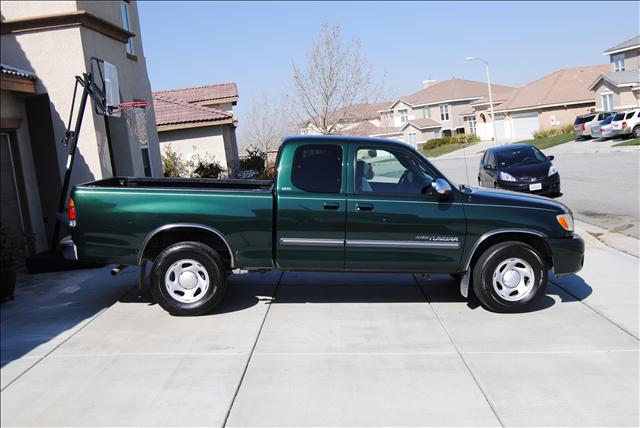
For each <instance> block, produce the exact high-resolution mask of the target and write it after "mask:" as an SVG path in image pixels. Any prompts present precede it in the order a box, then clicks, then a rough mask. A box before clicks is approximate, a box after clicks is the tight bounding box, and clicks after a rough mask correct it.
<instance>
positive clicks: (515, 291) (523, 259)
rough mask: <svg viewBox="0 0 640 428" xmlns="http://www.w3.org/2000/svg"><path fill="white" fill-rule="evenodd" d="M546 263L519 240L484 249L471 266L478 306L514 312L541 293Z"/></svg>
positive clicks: (544, 285)
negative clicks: (472, 266)
mask: <svg viewBox="0 0 640 428" xmlns="http://www.w3.org/2000/svg"><path fill="white" fill-rule="evenodd" d="M546 286H547V266H546V264H545V262H544V261H543V260H542V257H540V255H539V254H538V252H537V251H536V250H535V249H534V248H533V247H531V246H530V245H527V244H525V243H523V242H518V241H507V242H501V243H499V244H496V245H494V246H492V247H490V248H488V249H487V250H486V251H485V252H484V253H483V254H482V256H480V258H479V259H478V261H477V262H476V264H475V266H474V269H473V288H474V291H475V293H476V296H477V297H478V299H479V300H480V302H481V303H482V305H483V306H484V307H485V308H487V309H489V310H492V311H495V312H518V311H520V310H522V309H524V308H525V307H526V306H528V305H529V304H531V303H532V302H533V301H534V300H536V299H537V298H538V297H540V296H541V295H543V294H544V291H545V289H546Z"/></svg>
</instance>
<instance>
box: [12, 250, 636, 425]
mask: <svg viewBox="0 0 640 428" xmlns="http://www.w3.org/2000/svg"><path fill="white" fill-rule="evenodd" d="M638 269H639V260H638V259H637V258H635V257H632V256H629V255H627V254H623V253H621V252H618V251H616V250H613V249H611V248H609V247H606V246H604V245H603V244H601V243H599V242H598V241H596V240H595V239H593V238H589V237H587V254H586V260H585V268H584V270H583V271H582V272H580V273H579V274H578V275H572V276H568V277H565V278H562V279H556V278H553V279H552V280H551V283H550V284H549V288H548V290H547V295H546V296H545V297H544V298H543V299H541V300H540V301H539V303H538V305H537V306H536V308H535V309H534V310H532V311H531V312H528V313H523V314H513V315H505V314H494V313H490V312H487V311H486V310H484V309H482V308H481V307H475V308H474V307H473V306H469V305H468V304H467V302H466V301H465V300H464V299H462V298H461V297H460V295H459V293H458V289H457V285H456V284H455V283H454V281H453V280H452V279H450V278H449V277H447V276H435V277H433V278H431V279H429V278H425V277H422V276H419V275H360V274H337V273H322V274H321V273H304V274H303V273H286V274H282V273H281V272H271V273H268V274H248V275H242V276H234V277H232V278H231V279H230V287H229V292H228V294H227V296H226V298H225V300H224V302H223V303H222V304H221V306H220V307H219V308H218V310H217V311H216V312H215V313H213V314H211V315H209V316H205V317H199V318H177V317H171V316H170V315H168V314H166V313H165V312H164V311H163V310H162V309H161V308H160V307H159V306H158V305H156V304H153V303H152V302H151V301H150V298H149V296H148V293H147V292H145V293H144V294H143V296H142V298H139V297H138V293H137V288H136V280H137V271H136V270H135V269H133V268H131V269H127V270H125V271H124V273H122V274H121V275H120V276H118V277H116V278H115V279H114V278H111V277H110V276H109V272H108V268H103V269H98V270H88V271H76V272H65V273H56V274H41V275H33V276H30V275H21V277H20V279H19V281H20V284H19V288H18V290H17V293H16V299H15V300H14V301H12V302H8V303H4V304H3V305H2V308H1V309H2V310H1V327H2V342H1V343H2V355H1V357H2V369H1V372H0V373H1V377H2V392H1V394H0V402H1V424H2V426H27V425H30V426H33V425H40V426H42V425H48V426H52V425H53V426H97V425H102V426H104V425H109V426H114V425H135V426H140V425H147V426H148V425H153V426H169V425H171V426H221V425H224V424H226V425H228V426H276V425H277V426H318V425H325V426H327V425H332V426H347V425H348V426H355V425H359V426H372V425H377V426H389V425H404V426H406V425H414V426H415V425H506V426H513V425H555V426H557V425H562V426H565V425H608V426H622V425H630V426H637V425H638V424H639V422H640V421H639V420H638V413H639V408H638V401H637V398H638V394H639V390H638V382H639V373H638V364H639V359H638V349H639V342H638V337H639V336H638V335H639V331H638V330H639V327H638V317H639V308H638V306H639V295H638V285H639V278H638V275H639V270H638Z"/></svg>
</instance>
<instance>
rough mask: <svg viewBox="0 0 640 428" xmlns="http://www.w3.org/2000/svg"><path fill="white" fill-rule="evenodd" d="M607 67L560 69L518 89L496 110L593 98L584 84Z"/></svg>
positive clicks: (608, 67) (534, 106)
mask: <svg viewBox="0 0 640 428" xmlns="http://www.w3.org/2000/svg"><path fill="white" fill-rule="evenodd" d="M609 69H610V65H609V64H603V65H592V66H587V67H572V68H563V69H560V70H558V71H555V72H553V73H551V74H549V75H547V76H544V77H542V78H540V79H538V80H534V81H533V82H530V83H528V84H526V85H524V86H522V87H520V88H518V89H517V90H516V91H515V92H514V93H513V95H512V96H511V97H509V99H508V100H507V101H505V102H504V103H502V104H500V105H499V106H498V108H496V111H511V110H518V109H525V110H526V109H527V108H532V109H533V108H537V107H542V106H547V105H558V104H565V103H567V104H570V103H575V102H579V101H593V93H592V92H590V91H589V89H588V87H589V85H590V84H591V82H593V80H594V79H595V78H596V77H597V76H598V75H599V74H600V73H603V72H605V71H607V70H609Z"/></svg>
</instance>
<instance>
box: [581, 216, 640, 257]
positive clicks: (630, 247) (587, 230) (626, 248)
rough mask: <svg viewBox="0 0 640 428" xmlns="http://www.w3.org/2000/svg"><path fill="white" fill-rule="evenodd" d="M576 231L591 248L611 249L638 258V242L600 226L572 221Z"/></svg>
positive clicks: (639, 243)
mask: <svg viewBox="0 0 640 428" xmlns="http://www.w3.org/2000/svg"><path fill="white" fill-rule="evenodd" d="M574 222H575V224H576V231H577V232H579V233H580V236H582V237H583V239H584V240H585V242H588V243H590V244H591V245H593V246H596V247H598V246H600V247H602V246H604V247H609V248H613V249H615V250H618V251H621V252H623V253H626V254H629V255H631V256H634V257H640V240H639V239H636V238H633V237H631V236H627V235H624V234H622V233H617V232H610V231H609V230H607V229H604V228H602V227H600V226H596V225H593V224H589V223H585V222H583V221H581V220H578V219H574Z"/></svg>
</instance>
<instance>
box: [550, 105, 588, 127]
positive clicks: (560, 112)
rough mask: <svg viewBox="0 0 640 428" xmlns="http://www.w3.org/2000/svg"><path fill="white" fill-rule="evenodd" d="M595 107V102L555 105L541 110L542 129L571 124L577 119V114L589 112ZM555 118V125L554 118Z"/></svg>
mask: <svg viewBox="0 0 640 428" xmlns="http://www.w3.org/2000/svg"><path fill="white" fill-rule="evenodd" d="M593 108H594V104H593V103H586V104H580V105H576V106H567V107H566V108H564V107H554V108H548V109H542V110H540V111H539V115H538V119H539V120H540V129H550V128H560V127H563V126H566V125H571V124H573V122H574V121H575V120H576V116H578V115H581V114H585V113H589V112H591V110H592V109H593ZM554 119H555V125H554V124H553V120H554Z"/></svg>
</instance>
